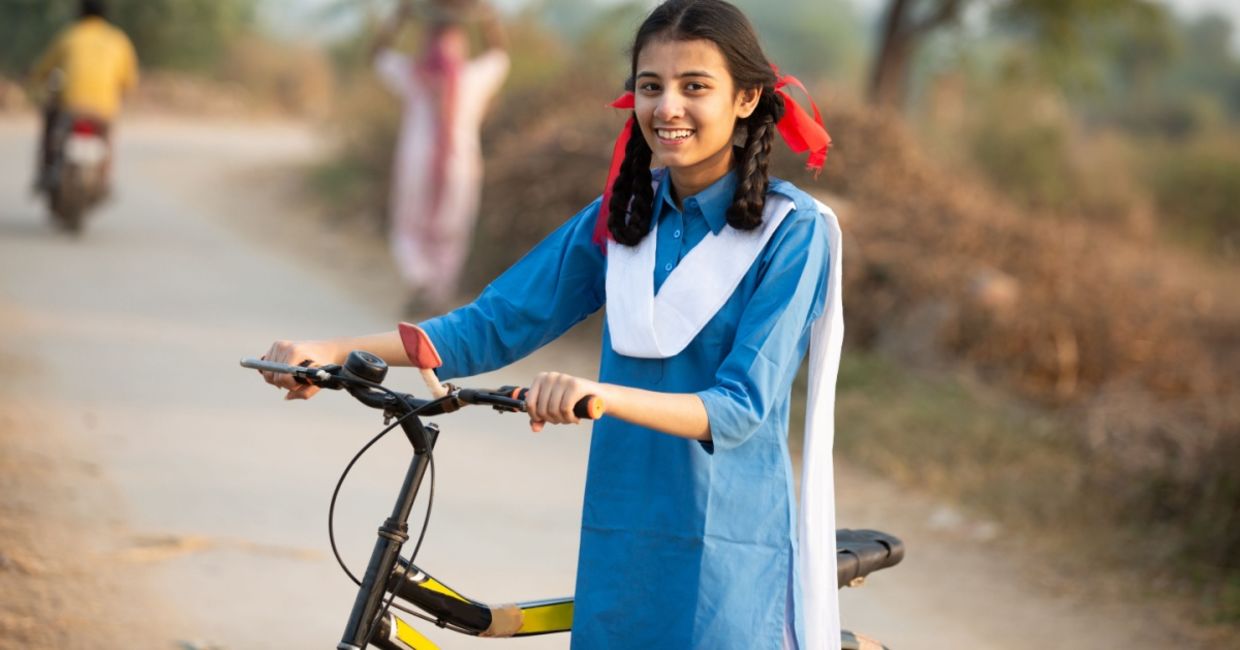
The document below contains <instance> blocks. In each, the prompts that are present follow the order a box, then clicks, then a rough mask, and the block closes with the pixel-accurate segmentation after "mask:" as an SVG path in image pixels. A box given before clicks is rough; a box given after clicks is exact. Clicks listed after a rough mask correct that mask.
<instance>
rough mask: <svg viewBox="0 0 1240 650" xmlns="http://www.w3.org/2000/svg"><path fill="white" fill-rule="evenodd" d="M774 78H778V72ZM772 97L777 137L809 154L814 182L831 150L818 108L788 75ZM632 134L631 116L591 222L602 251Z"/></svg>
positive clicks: (624, 101)
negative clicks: (779, 103)
mask: <svg viewBox="0 0 1240 650" xmlns="http://www.w3.org/2000/svg"><path fill="white" fill-rule="evenodd" d="M775 74H776V75H779V69H778V68H776V70H775ZM788 85H793V86H796V87H797V88H800V89H801V92H803V93H805V96H806V97H807V98H809V105H810V107H811V108H813V109H814V116H813V117H812V118H811V117H810V116H809V114H808V113H806V112H805V109H803V108H801V105H800V104H798V103H797V102H796V100H794V99H792V96H791V95H789V94H788V91H786V90H784V87H785V86H788ZM775 93H776V94H778V95H779V96H780V97H782V98H783V99H784V116H783V117H782V118H780V120H779V122H778V123H777V124H776V125H775V126H776V127H777V128H778V129H779V135H780V136H782V137H783V139H784V142H785V143H786V144H787V145H788V148H789V149H792V150H793V151H794V152H796V153H805V152H807V151H808V152H809V159H808V160H807V161H806V163H805V167H806V169H811V170H813V171H814V177H815V178H817V176H818V174H819V172H821V171H822V166H823V164H824V163H826V161H827V150H828V149H830V148H831V136H830V135H828V134H827V129H826V128H825V127H823V125H822V114H821V113H819V112H818V105H817V104H815V103H814V100H813V98H811V97H810V96H809V91H808V90H806V89H805V85H804V84H802V83H801V80H800V79H797V78H796V77H793V76H792V75H780V76H779V79H778V80H777V81H776V82H775ZM610 106H611V107H612V108H627V109H632V108H634V106H635V103H634V96H633V93H632V92H631V91H630V92H626V93H624V94H623V95H621V96H619V97H617V98H616V100H615V101H613V102H612V103H611V104H610ZM632 132H633V116H632V115H630V116H629V119H628V121H627V122H625V123H624V130H623V131H621V132H620V136H619V137H617V138H616V144H615V146H614V147H613V148H612V150H611V168H610V169H609V170H608V172H607V186H606V187H605V188H603V204H602V205H601V206H599V211H598V220H597V221H595V222H594V238H593V241H594V243H595V244H597V245H598V246H599V247H600V248H602V249H603V250H604V251H606V250H607V240H608V239H609V238H610V237H611V231H609V230H608V229H607V218H608V215H609V214H610V212H611V188H612V186H613V185H615V183H616V177H617V176H619V175H620V165H622V164H623V163H624V152H625V149H626V148H627V147H628V144H629V137H630V135H631V134H632Z"/></svg>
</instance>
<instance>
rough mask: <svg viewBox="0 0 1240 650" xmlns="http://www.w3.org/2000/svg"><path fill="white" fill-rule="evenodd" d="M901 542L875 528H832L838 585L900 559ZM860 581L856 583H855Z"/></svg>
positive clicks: (884, 567)
mask: <svg viewBox="0 0 1240 650" xmlns="http://www.w3.org/2000/svg"><path fill="white" fill-rule="evenodd" d="M903 559H904V542H902V541H900V540H899V538H896V537H893V536H891V535H888V534H887V533H884V532H880V531H877V530H847V529H839V530H836V531H835V560H836V571H837V579H838V580H839V585H840V586H841V587H851V586H854V583H855V582H856V581H858V580H860V579H861V578H864V577H866V576H867V575H869V574H871V573H873V572H875V571H878V570H880V569H886V568H887V567H892V566H895V565H897V564H899V563H900V560H903ZM857 584H860V583H857Z"/></svg>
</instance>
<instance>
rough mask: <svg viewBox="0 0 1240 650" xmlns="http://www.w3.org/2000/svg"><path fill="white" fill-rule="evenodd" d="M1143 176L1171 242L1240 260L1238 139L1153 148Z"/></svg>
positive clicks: (1221, 138) (1206, 139) (1208, 138)
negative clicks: (1183, 242) (1185, 244)
mask: <svg viewBox="0 0 1240 650" xmlns="http://www.w3.org/2000/svg"><path fill="white" fill-rule="evenodd" d="M1151 149H1152V153H1153V155H1151V156H1150V157H1149V158H1148V163H1147V167H1146V169H1145V176H1146V179H1147V181H1148V183H1149V186H1150V188H1151V189H1152V190H1153V192H1154V197H1155V199H1156V201H1157V205H1158V208H1159V212H1160V217H1161V221H1162V222H1163V223H1164V224H1165V225H1166V226H1167V229H1168V231H1169V232H1170V234H1171V235H1172V236H1173V237H1176V238H1179V239H1183V240H1185V241H1188V242H1189V243H1192V244H1195V245H1197V246H1200V247H1202V248H1205V249H1207V250H1211V251H1213V252H1215V253H1219V254H1222V255H1224V256H1226V257H1228V258H1230V259H1240V140H1237V139H1236V138H1235V137H1228V136H1226V135H1211V136H1206V137H1203V138H1201V139H1199V140H1197V141H1194V142H1192V143H1191V144H1188V145H1181V146H1173V145H1169V144H1165V143H1164V144H1163V145H1161V146H1158V145H1154V146H1151Z"/></svg>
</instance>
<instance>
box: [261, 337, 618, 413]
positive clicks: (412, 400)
mask: <svg viewBox="0 0 1240 650" xmlns="http://www.w3.org/2000/svg"><path fill="white" fill-rule="evenodd" d="M352 354H358V353H351V356H352ZM361 354H364V353H361ZM367 356H369V357H370V363H371V364H374V363H375V362H376V361H378V358H377V357H373V356H372V355H367ZM378 363H380V364H381V363H382V362H381V361H378ZM348 365H349V364H348V363H346V366H348ZM241 366H242V367H243V368H251V369H254V370H259V371H263V372H275V373H284V374H289V375H292V376H293V379H294V380H296V381H297V382H298V383H305V384H312V385H315V386H318V387H320V388H329V389H332V390H340V389H346V390H348V391H349V394H351V395H353V397H355V398H357V400H358V401H360V402H362V403H363V404H365V405H367V406H370V407H372V408H380V409H389V408H392V407H393V406H396V405H397V404H398V403H400V402H403V403H404V404H405V405H407V406H408V407H409V408H411V409H413V410H416V411H419V412H420V413H421V414H422V415H442V414H444V413H451V412H452V411H456V410H457V409H459V408H460V407H461V406H464V405H474V404H479V405H485V406H490V407H492V408H494V409H495V410H497V411H504V412H511V413H517V412H522V413H523V412H525V411H526V410H527V408H526V404H525V396H526V394H527V393H528V392H529V389H528V388H522V387H518V386H503V387H501V388H499V389H497V390H483V389H477V388H457V387H455V386H452V385H451V384H449V385H448V386H449V388H450V390H449V391H448V395H447V397H446V398H444V399H443V400H424V399H419V398H417V397H414V396H413V395H409V394H406V393H399V392H396V391H392V390H389V389H386V388H382V387H381V384H380V382H378V381H371V380H369V379H365V378H362V377H358V376H356V375H354V374H353V373H351V372H349V371H348V370H347V368H346V367H342V366H338V365H335V364H330V365H326V366H309V365H305V366H301V365H298V366H292V365H288V364H285V363H275V362H272V361H267V360H265V359H254V358H252V357H247V358H244V359H242V360H241ZM383 372H386V368H383ZM383 372H380V373H379V374H378V375H377V378H379V379H382V375H383ZM437 401H438V402H441V403H440V404H438V405H436V406H431V405H432V403H433V402H437ZM427 407H430V408H427ZM606 411H607V407H606V404H605V403H604V402H603V400H602V398H600V397H598V396H595V395H586V396H585V397H582V398H581V399H580V400H578V401H577V403H576V404H574V405H573V414H574V415H576V416H577V417H579V418H582V419H583V420H597V419H599V418H600V417H602V416H603V414H604V413H605V412H606Z"/></svg>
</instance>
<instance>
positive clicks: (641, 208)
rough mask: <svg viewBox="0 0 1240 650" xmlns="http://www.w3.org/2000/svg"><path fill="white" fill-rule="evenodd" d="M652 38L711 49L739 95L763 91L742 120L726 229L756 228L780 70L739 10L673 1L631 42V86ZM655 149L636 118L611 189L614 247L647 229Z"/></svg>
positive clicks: (710, 1)
mask: <svg viewBox="0 0 1240 650" xmlns="http://www.w3.org/2000/svg"><path fill="white" fill-rule="evenodd" d="M655 38H665V39H673V40H681V41H692V40H706V41H710V42H712V43H714V44H715V45H716V46H718V47H719V51H720V52H722V53H723V58H724V60H725V61H727V65H728V72H729V73H730V74H731V75H732V80H733V84H734V86H735V88H736V91H737V92H740V91H742V90H747V89H752V88H761V89H762V96H761V98H760V99H759V101H758V106H757V108H755V109H754V112H753V114H752V115H750V116H749V117H747V118H745V119H744V120H742V121H741V122H742V124H743V125H744V126H745V129H746V136H747V137H746V139H745V144H744V146H743V147H740V148H739V149H740V150H739V151H738V152H737V156H736V161H735V163H736V170H737V174H738V176H739V178H738V181H737V184H736V194H735V195H734V196H733V198H732V206H731V207H729V208H728V225H730V226H732V227H733V228H737V229H739V230H753V229H754V228H757V227H758V226H760V225H762V209H763V208H764V207H765V205H766V190H767V187H768V186H769V184H770V181H769V178H768V169H769V167H770V157H771V148H772V145H773V143H774V141H775V133H776V127H775V123H776V122H778V121H779V119H780V118H781V117H783V115H784V101H783V99H782V98H781V97H779V95H776V94H775V82H776V75H775V69H774V67H772V66H771V63H770V61H768V60H767V58H766V55H765V54H764V53H763V52H762V46H761V45H760V44H759V43H758V35H757V32H755V31H754V28H753V25H751V24H750V23H749V19H748V18H746V17H745V14H743V13H741V11H740V10H739V9H737V8H736V7H734V6H732V5H731V4H728V3H727V2H724V1H723V0H668V1H667V2H664V3H663V4H661V5H659V6H658V7H656V8H655V9H654V11H652V12H651V13H650V15H649V16H647V17H646V21H645V22H643V23H642V26H641V27H640V28H638V30H637V37H636V38H635V39H634V42H633V61H632V67H631V69H630V73H629V74H630V77H629V81H628V86H629V88H630V89H632V86H633V77H634V76H635V75H636V74H637V57H638V55H639V54H641V51H642V48H643V47H645V46H646V44H647V43H649V42H650V41H651V40H653V39H655ZM651 155H652V153H651V151H650V146H649V145H648V144H646V140H645V138H643V137H642V134H641V128H640V127H639V126H638V124H637V120H633V128H632V133H631V134H630V138H629V143H628V146H627V148H626V149H625V152H624V162H623V164H622V165H621V166H620V172H619V174H617V175H616V182H615V184H614V185H612V195H611V203H610V204H609V205H608V209H609V210H610V216H609V217H608V221H607V228H608V229H609V230H610V231H611V234H612V236H613V237H615V239H616V241H618V242H620V243H621V244H625V245H628V246H634V245H636V244H637V243H638V242H640V241H641V240H642V238H643V237H645V236H646V233H647V232H649V231H650V219H651V212H652V210H653V204H654V190H653V188H652V187H651V180H652V179H651V175H650V159H651Z"/></svg>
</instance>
